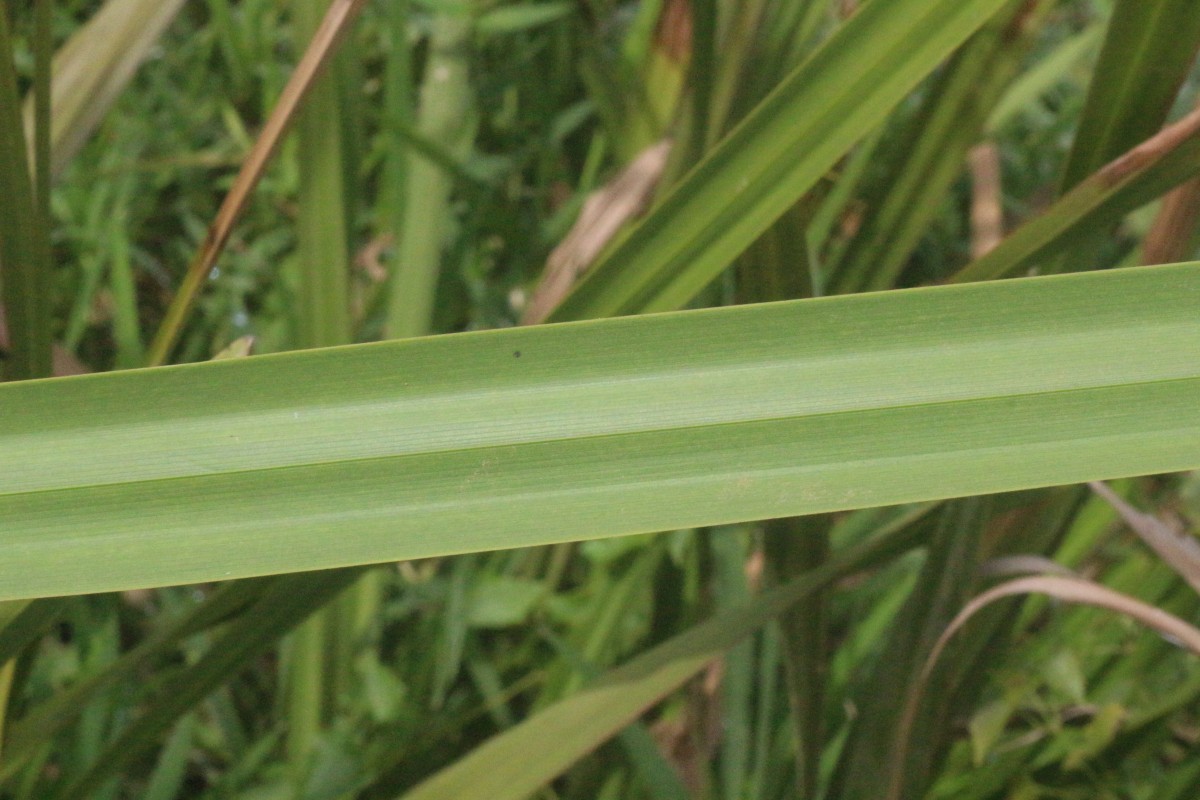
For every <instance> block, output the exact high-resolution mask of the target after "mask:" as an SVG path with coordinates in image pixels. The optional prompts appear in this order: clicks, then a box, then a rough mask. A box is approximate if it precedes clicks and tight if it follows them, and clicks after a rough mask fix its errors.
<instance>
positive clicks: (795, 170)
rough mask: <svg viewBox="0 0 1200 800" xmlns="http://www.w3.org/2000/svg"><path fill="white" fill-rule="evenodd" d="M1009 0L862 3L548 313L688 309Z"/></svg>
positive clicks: (577, 315) (574, 315)
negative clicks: (727, 267) (690, 304)
mask: <svg viewBox="0 0 1200 800" xmlns="http://www.w3.org/2000/svg"><path fill="white" fill-rule="evenodd" d="M1005 2H1006V0H965V1H964V0H892V1H891V2H887V3H869V4H867V5H865V6H863V7H862V8H861V9H860V10H859V11H858V12H857V13H856V14H855V15H854V16H853V17H851V18H850V20H848V21H847V22H846V23H845V24H844V25H843V26H842V27H841V28H840V29H839V30H838V31H837V32H836V33H835V34H834V35H833V36H832V37H831V38H830V39H829V40H828V41H826V42H825V44H824V45H823V46H822V47H821V48H820V49H819V50H818V51H817V52H816V53H814V54H813V55H812V57H810V58H809V59H808V60H807V61H805V62H804V63H802V64H801V65H800V66H799V67H797V69H796V70H795V71H794V72H793V73H792V74H791V75H789V76H788V77H787V78H786V79H785V80H784V81H783V83H782V84H780V86H779V87H778V88H777V89H776V90H775V91H774V92H772V93H771V94H770V95H769V96H768V97H767V98H766V99H765V100H764V101H763V102H762V103H761V104H760V105H759V106H758V108H757V109H755V111H754V112H752V113H751V114H750V116H749V117H747V119H746V120H745V121H744V122H742V124H741V125H739V126H738V127H737V128H736V129H735V130H734V131H733V132H732V133H730V134H729V135H728V136H727V137H726V138H725V139H724V140H722V142H721V143H720V144H718V145H717V147H716V148H715V149H714V150H713V152H712V153H711V154H710V155H709V156H708V157H707V158H706V159H705V160H704V161H702V162H701V163H700V165H698V166H697V167H696V168H695V169H694V170H693V171H692V172H691V173H690V174H688V176H687V177H685V178H684V180H683V181H681V182H680V183H679V184H677V185H676V186H675V187H674V189H673V190H672V191H671V193H670V194H669V195H668V196H667V197H666V198H665V199H664V200H663V202H662V204H661V205H659V207H658V208H657V209H656V210H655V211H654V212H652V213H651V214H650V215H649V216H648V217H647V218H646V219H645V220H644V221H643V222H642V223H641V224H640V225H639V226H638V227H637V228H635V229H634V230H633V231H632V232H631V233H630V235H629V236H628V237H627V238H626V239H625V240H624V241H622V242H621V243H620V244H618V245H617V246H616V247H614V248H613V249H612V250H611V251H610V253H609V254H608V255H607V256H606V257H605V258H604V259H603V260H602V261H601V262H600V263H599V264H597V265H596V267H595V268H594V269H593V270H592V272H591V273H590V274H589V275H588V276H587V277H586V278H585V279H584V280H583V282H582V283H581V284H580V285H579V287H578V288H577V289H576V290H575V291H574V292H572V294H570V295H569V296H568V297H567V298H566V300H565V301H564V302H563V304H562V305H561V306H559V307H558V309H557V310H556V311H555V313H554V314H553V315H552V317H551V318H552V320H566V319H582V318H587V317H603V316H612V315H618V314H630V313H636V312H640V311H664V310H670V309H675V308H679V307H681V306H683V305H684V304H685V303H686V302H687V301H688V300H690V299H691V298H692V297H693V296H695V294H696V293H697V292H699V291H700V290H701V289H703V288H704V287H705V286H706V285H707V284H708V283H709V282H710V281H712V280H713V279H714V278H715V277H716V276H717V275H718V274H719V273H720V272H721V270H722V269H724V268H725V267H726V266H727V265H728V264H729V263H730V262H731V261H732V260H733V259H734V258H735V257H736V256H737V255H738V254H740V253H741V252H742V251H743V250H745V249H746V247H747V246H748V245H749V244H750V243H751V242H752V241H754V240H755V239H757V238H758V236H759V235H761V234H762V232H763V231H765V230H766V229H767V228H768V227H769V226H770V225H771V223H773V222H774V221H775V220H776V219H778V218H779V216H780V215H781V214H783V212H784V211H786V210H787V209H788V208H790V207H791V206H792V205H794V204H795V202H796V201H797V200H798V199H799V198H800V197H801V196H803V195H804V194H805V193H806V192H808V190H809V189H811V188H812V187H813V186H814V185H815V184H816V183H817V181H818V180H820V178H821V176H822V175H824V174H825V173H826V172H827V171H828V170H829V169H830V167H832V166H833V165H834V164H835V163H836V161H837V160H838V159H839V158H841V157H842V155H844V154H845V153H846V152H847V151H848V150H849V149H850V148H851V147H852V146H853V145H854V143H855V142H856V141H858V140H859V139H861V138H862V137H863V136H865V135H866V134H867V133H869V132H870V131H871V130H873V129H874V128H875V127H876V126H877V125H878V124H879V123H880V122H882V121H883V119H884V118H885V117H886V116H887V114H888V113H890V112H891V110H892V108H894V107H895V105H896V104H897V103H899V102H900V100H901V99H902V98H903V97H904V96H905V95H907V94H908V93H909V92H910V91H911V90H912V89H913V87H915V86H916V85H917V84H918V83H919V82H920V81H921V79H922V78H924V77H925V76H926V75H928V74H929V73H930V72H931V71H932V70H933V69H934V68H935V67H936V66H937V65H938V64H939V63H941V62H942V61H943V60H944V59H945V58H946V57H947V56H948V55H949V54H950V53H951V52H953V50H954V49H955V48H956V47H958V46H959V45H960V44H962V42H963V41H964V40H966V39H967V37H969V36H970V35H971V34H972V33H974V32H975V31H976V30H978V29H979V28H980V26H982V25H983V24H984V23H985V22H987V20H988V19H989V18H990V17H991V16H992V15H993V14H994V13H996V11H998V10H999V9H1000V8H1001V7H1002V6H1003V5H1005Z"/></svg>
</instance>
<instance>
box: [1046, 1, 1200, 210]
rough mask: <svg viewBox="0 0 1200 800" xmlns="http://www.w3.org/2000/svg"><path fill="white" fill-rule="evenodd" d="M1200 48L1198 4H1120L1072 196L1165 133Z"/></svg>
mask: <svg viewBox="0 0 1200 800" xmlns="http://www.w3.org/2000/svg"><path fill="white" fill-rule="evenodd" d="M1197 46H1200V14H1197V13H1196V3H1195V2H1194V0H1158V1H1157V2H1153V3H1147V2H1145V1H1144V0H1117V2H1116V3H1115V5H1114V8H1113V13H1112V19H1111V20H1110V21H1109V24H1108V34H1107V36H1106V37H1105V40H1104V46H1103V48H1102V49H1101V51H1100V59H1099V61H1098V62H1097V64H1096V67H1095V70H1094V71H1093V73H1092V82H1091V86H1090V87H1089V89H1088V97H1087V101H1086V103H1085V105H1084V109H1083V113H1082V115H1081V118H1080V120H1079V128H1078V130H1077V131H1076V134H1075V144H1074V146H1073V147H1072V148H1071V154H1070V157H1069V159H1068V161H1067V166H1066V170H1065V171H1064V173H1063V182H1062V188H1063V190H1064V191H1065V190H1068V189H1071V188H1072V187H1074V186H1075V185H1077V184H1078V183H1080V182H1081V181H1083V180H1084V179H1085V178H1087V176H1089V175H1091V174H1092V173H1093V172H1095V171H1096V170H1098V169H1100V167H1101V166H1103V165H1104V164H1106V163H1108V162H1109V161H1111V160H1112V159H1114V158H1116V157H1117V156H1119V155H1120V154H1121V153H1123V152H1125V151H1126V150H1128V149H1129V148H1131V147H1133V146H1134V145H1136V144H1137V143H1138V142H1141V141H1144V140H1145V139H1148V138H1150V136H1152V135H1153V134H1154V133H1155V132H1156V131H1157V130H1158V129H1159V127H1161V126H1162V124H1163V122H1164V121H1165V120H1166V119H1167V114H1168V113H1169V112H1170V110H1171V105H1172V103H1173V102H1174V100H1175V95H1176V94H1177V93H1178V92H1179V87H1180V86H1181V85H1182V83H1183V81H1184V79H1185V78H1186V77H1187V74H1188V70H1189V69H1191V66H1192V60H1193V59H1194V58H1195V56H1196V48H1197Z"/></svg>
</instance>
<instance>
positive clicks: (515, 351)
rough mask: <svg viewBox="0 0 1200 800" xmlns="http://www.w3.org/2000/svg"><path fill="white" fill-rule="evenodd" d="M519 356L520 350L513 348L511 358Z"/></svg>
mask: <svg viewBox="0 0 1200 800" xmlns="http://www.w3.org/2000/svg"><path fill="white" fill-rule="evenodd" d="M520 357H521V351H520V350H513V358H520Z"/></svg>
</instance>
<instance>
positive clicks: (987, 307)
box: [0, 265, 1200, 598]
mask: <svg viewBox="0 0 1200 800" xmlns="http://www.w3.org/2000/svg"><path fill="white" fill-rule="evenodd" d="M1198 286H1200V268H1198V267H1197V266H1195V265H1181V266H1174V267H1167V268H1156V269H1153V270H1124V271H1114V272H1107V273H1095V274H1083V275H1074V276H1062V277H1052V278H1039V279H1028V280H1017V281H1005V282H1001V283H997V284H979V285H970V286H954V287H940V288H931V289H916V290H909V291H904V292H893V293H884V294H876V295H860V296H852V297H836V298H826V299H820V300H809V301H799V302H791V303H778V304H769V305H764V306H753V307H741V308H729V309H717V310H710V311H702V312H684V313H676V314H668V315H662V316H655V317H639V318H625V319H619V320H606V321H600V322H592V323H582V324H574V325H566V326H546V327H541V328H537V329H516V330H507V331H493V332H486V333H475V334H464V335H458V336H449V337H435V338H429V339H421V340H412V341H409V342H396V343H385V344H379V345H367V346H358V347H352V348H337V349H331V350H324V351H315V352H308V353H296V354H286V355H280V356H270V357H264V358H258V359H240V360H235V361H226V362H211V363H208V364H198V365H189V366H185V367H175V368H169V369H164V370H143V371H133V372H126V373H120V374H113V375H105V376H85V377H82V378H72V379H61V380H57V381H40V382H32V383H27V384H14V385H12V386H3V387H0V405H3V406H4V407H5V410H6V413H5V415H3V416H2V417H0V451H3V452H5V453H13V454H14V459H17V458H19V459H20V460H21V461H22V462H23V463H24V464H25V465H26V466H27V468H26V469H23V470H14V471H13V472H11V473H9V474H6V475H4V476H3V479H0V519H3V520H4V526H3V533H2V534H0V553H2V554H3V556H4V557H3V563H4V565H5V566H4V571H3V572H0V596H3V597H13V598H16V597H30V596H45V595H51V594H63V593H73V592H89V591H101V590H106V589H116V588H132V587H135V586H148V585H162V584H168V583H189V582H196V581H204V580H213V579H221V578H229V577H240V576H249V575H258V574H268V573H278V572H288V571H299V570H307V569H318V568H328V567H336V566H347V565H351V564H362V563H369V562H374V561H386V560H400V559H409V558H418V557H425V556H433V555H440V554H448V553H460V552H470V551H478V550H490V549H500V548H507V547H518V546H525V545H533V544H544V543H549V542H557V541H566V540H575V539H585V538H591V537H596V536H613V535H622V534H627V533H641V532H649V531H657V530H666V529H671V528H677V527H689V526H694V525H711V524H718V523H725V522H735V521H741V520H749V519H762V518H768V517H779V516H791V515H799V514H809V513H816V512H820V511H833V510H841V509H849V508H860V507H868V506H874V505H884V504H891V503H901V502H912V501H919V500H929V499H935V498H944V497H953V496H961V495H969V494H979V493H988V492H998V491H1007V490H1011V489H1018V488H1028V487H1033V486H1040V485H1053V484H1061V483H1072V482H1078V481H1084V480H1091V479H1098V478H1112V477H1117V476H1122V475H1133V474H1146V473H1153V472H1164V471H1174V470H1183V469H1189V468H1195V467H1197V466H1200V403H1198V402H1197V399H1198V398H1200V363H1198V361H1197V359H1196V358H1195V354H1196V353H1197V352H1200V322H1198V321H1197V320H1196V318H1195V314H1194V297H1195V293H1196V291H1197V288H1198ZM518 353H520V355H519V356H518V355H517V354H518ZM122 396H125V397H128V396H140V397H144V398H153V402H148V403H145V404H140V405H138V406H130V405H128V404H125V405H122V404H120V403H119V401H118V398H120V397H122ZM10 409H11V411H12V413H8V412H9V410H10ZM72 439H77V440H78V441H86V442H88V443H89V447H90V448H91V452H88V451H85V450H84V449H82V448H80V447H70V446H69V443H70V441H71V440H72Z"/></svg>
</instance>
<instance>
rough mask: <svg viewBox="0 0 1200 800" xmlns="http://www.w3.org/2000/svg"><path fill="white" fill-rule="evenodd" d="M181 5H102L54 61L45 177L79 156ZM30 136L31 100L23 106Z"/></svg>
mask: <svg viewBox="0 0 1200 800" xmlns="http://www.w3.org/2000/svg"><path fill="white" fill-rule="evenodd" d="M182 6H183V0H108V1H107V2H106V3H104V5H103V6H101V7H100V9H99V10H98V11H96V13H95V14H93V15H92V17H91V19H89V20H88V21H87V23H86V24H85V25H84V26H83V27H81V28H80V29H79V30H78V31H76V32H75V33H74V34H73V35H72V36H71V38H70V39H68V40H67V42H66V44H64V45H63V46H62V47H61V48H59V51H58V52H57V53H56V54H55V56H54V66H53V71H54V83H53V86H52V89H51V97H50V103H51V115H50V116H51V123H50V142H51V147H50V153H51V155H50V175H51V176H57V175H59V174H61V173H62V170H63V168H64V167H65V166H66V165H67V164H68V163H69V162H70V161H71V159H72V158H74V157H75V154H76V153H78V152H79V148H81V147H82V146H83V143H84V142H85V141H87V139H88V137H89V136H91V135H92V132H93V131H95V129H96V126H97V125H99V124H100V120H101V119H103V118H104V115H105V114H106V113H108V111H109V109H111V108H112V105H113V103H114V102H115V101H116V99H117V97H118V96H119V95H120V93H121V91H122V90H123V89H124V88H125V87H126V86H127V85H128V84H129V81H130V80H131V79H132V78H133V75H134V72H135V71H136V70H137V68H138V66H139V65H140V64H141V63H142V62H143V61H145V60H146V58H147V57H148V56H149V55H150V52H151V50H152V48H153V47H154V45H155V43H156V42H157V41H158V39H159V37H160V36H161V35H162V33H163V31H164V30H166V28H167V26H168V25H169V24H170V23H171V21H172V20H173V19H175V16H176V15H177V14H178V13H179V9H180V8H181V7H182ZM25 121H26V130H27V131H32V130H33V124H32V122H33V99H32V98H29V99H27V100H26V103H25Z"/></svg>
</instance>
